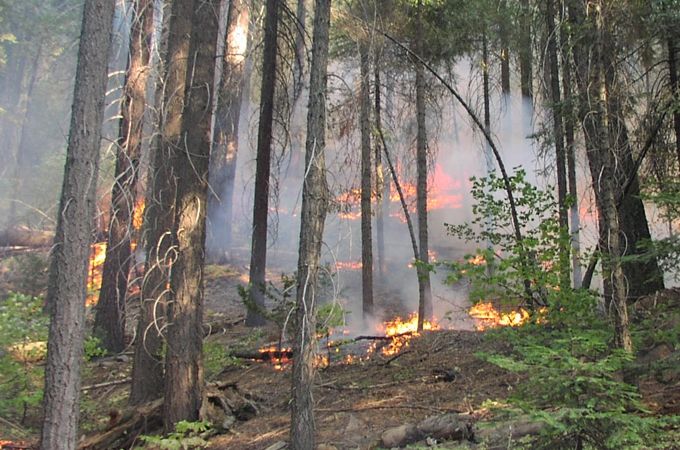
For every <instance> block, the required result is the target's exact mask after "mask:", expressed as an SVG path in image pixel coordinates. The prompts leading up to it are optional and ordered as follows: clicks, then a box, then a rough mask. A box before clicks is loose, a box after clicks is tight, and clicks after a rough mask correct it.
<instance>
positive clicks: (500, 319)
mask: <svg viewBox="0 0 680 450" xmlns="http://www.w3.org/2000/svg"><path fill="white" fill-rule="evenodd" d="M468 313H469V314H470V316H472V317H473V318H474V319H475V320H476V322H477V324H476V327H477V330H479V331H483V330H486V329H487V328H496V327H507V326H510V327H517V326H519V325H521V324H523V323H524V322H525V321H526V320H527V319H528V318H529V312H528V311H526V310H525V309H522V308H520V309H519V311H510V312H509V313H502V312H499V311H498V310H497V309H496V308H495V307H494V306H493V304H492V303H491V302H484V303H477V304H476V305H473V306H472V308H470V310H469V311H468Z"/></svg>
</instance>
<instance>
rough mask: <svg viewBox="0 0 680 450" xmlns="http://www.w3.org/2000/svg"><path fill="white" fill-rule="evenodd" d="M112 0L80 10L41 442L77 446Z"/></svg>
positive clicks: (93, 0)
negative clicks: (88, 270)
mask: <svg viewBox="0 0 680 450" xmlns="http://www.w3.org/2000/svg"><path fill="white" fill-rule="evenodd" d="M113 14H114V2H112V1H109V0H87V1H86V2H85V7H84V11H83V21H82V31H81V35H80V48H79V50H78V65H77V68H76V78H75V89H74V94H73V107H72V113H71V125H70V132H69V139H68V147H67V153H66V158H67V159H66V165H65V172H64V182H63V185H62V193H61V200H60V204H59V210H58V211H59V214H57V231H56V235H55V239H54V247H53V249H52V255H51V263H50V276H49V284H48V289H47V306H48V309H49V311H50V316H51V321H50V327H49V338H48V347H47V365H46V367H45V394H44V400H43V407H44V418H43V424H42V434H41V439H40V448H41V449H50V450H59V449H72V448H75V446H76V440H77V428H78V418H79V409H80V408H79V406H80V405H79V400H80V364H81V361H82V357H83V338H84V332H85V329H84V324H85V297H86V294H87V261H88V259H89V255H90V237H91V232H92V225H93V223H92V218H93V217H94V212H95V203H96V202H95V200H96V199H95V188H96V184H97V183H96V180H97V175H98V172H99V144H100V138H101V125H102V118H103V114H104V96H105V94H106V81H107V75H108V73H107V69H108V67H107V62H108V61H107V59H108V54H109V49H110V46H111V31H112V28H113Z"/></svg>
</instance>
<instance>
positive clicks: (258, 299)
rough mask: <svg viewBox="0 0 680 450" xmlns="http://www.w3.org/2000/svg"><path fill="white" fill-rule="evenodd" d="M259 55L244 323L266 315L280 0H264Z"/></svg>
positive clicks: (250, 323) (255, 323) (258, 320)
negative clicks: (270, 176)
mask: <svg viewBox="0 0 680 450" xmlns="http://www.w3.org/2000/svg"><path fill="white" fill-rule="evenodd" d="M265 14H266V15H265V20H264V27H265V30H264V51H263V54H262V61H263V63H262V86H261V89H260V92H261V94H260V95H261V98H260V122H259V125H258V132H257V167H256V169H255V200H254V203H253V239H252V253H251V258H250V302H251V306H250V307H249V308H248V315H247V317H246V325H248V326H251V327H252V326H262V325H264V324H265V322H266V321H265V318H264V316H263V314H262V310H263V309H264V307H265V302H264V299H265V295H264V290H265V268H266V266H267V217H268V215H269V174H270V171H271V147H272V126H273V119H274V89H275V84H276V58H277V56H276V55H277V48H276V40H277V34H278V31H277V30H278V22H279V2H278V1H276V0H267V4H266V13H265Z"/></svg>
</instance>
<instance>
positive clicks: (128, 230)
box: [94, 0, 153, 353]
mask: <svg viewBox="0 0 680 450" xmlns="http://www.w3.org/2000/svg"><path fill="white" fill-rule="evenodd" d="M152 35H153V2H152V1H151V0H136V1H135V4H134V16H133V21H132V32H131V36H130V56H129V61H128V70H127V73H126V74H125V86H124V87H123V101H122V104H121V119H120V123H119V130H118V140H117V141H116V147H117V157H116V169H115V181H114V184H113V190H112V192H111V214H110V216H109V217H110V219H109V220H110V222H109V235H108V240H107V242H106V258H105V260H104V267H103V271H102V286H101V290H100V291H99V301H98V302H97V306H96V309H95V311H96V314H95V319H94V335H95V336H98V337H99V338H100V339H101V340H102V346H103V347H104V348H106V349H107V350H109V351H110V352H113V353H118V352H121V351H123V349H124V348H125V309H126V305H125V303H126V299H127V292H128V276H129V274H130V263H131V260H132V248H131V239H132V233H133V232H134V226H133V224H132V217H133V214H134V212H135V207H136V203H137V201H136V199H137V180H138V179H139V160H140V157H141V153H142V140H143V137H144V111H145V109H146V88H147V81H148V79H149V70H148V65H149V58H150V56H151V36H152Z"/></svg>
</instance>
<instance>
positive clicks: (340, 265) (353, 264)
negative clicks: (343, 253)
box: [335, 261, 361, 270]
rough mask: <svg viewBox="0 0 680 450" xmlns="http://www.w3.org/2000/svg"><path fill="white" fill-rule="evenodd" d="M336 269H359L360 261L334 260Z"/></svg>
mask: <svg viewBox="0 0 680 450" xmlns="http://www.w3.org/2000/svg"><path fill="white" fill-rule="evenodd" d="M335 269H336V270H361V261H336V262H335Z"/></svg>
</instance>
